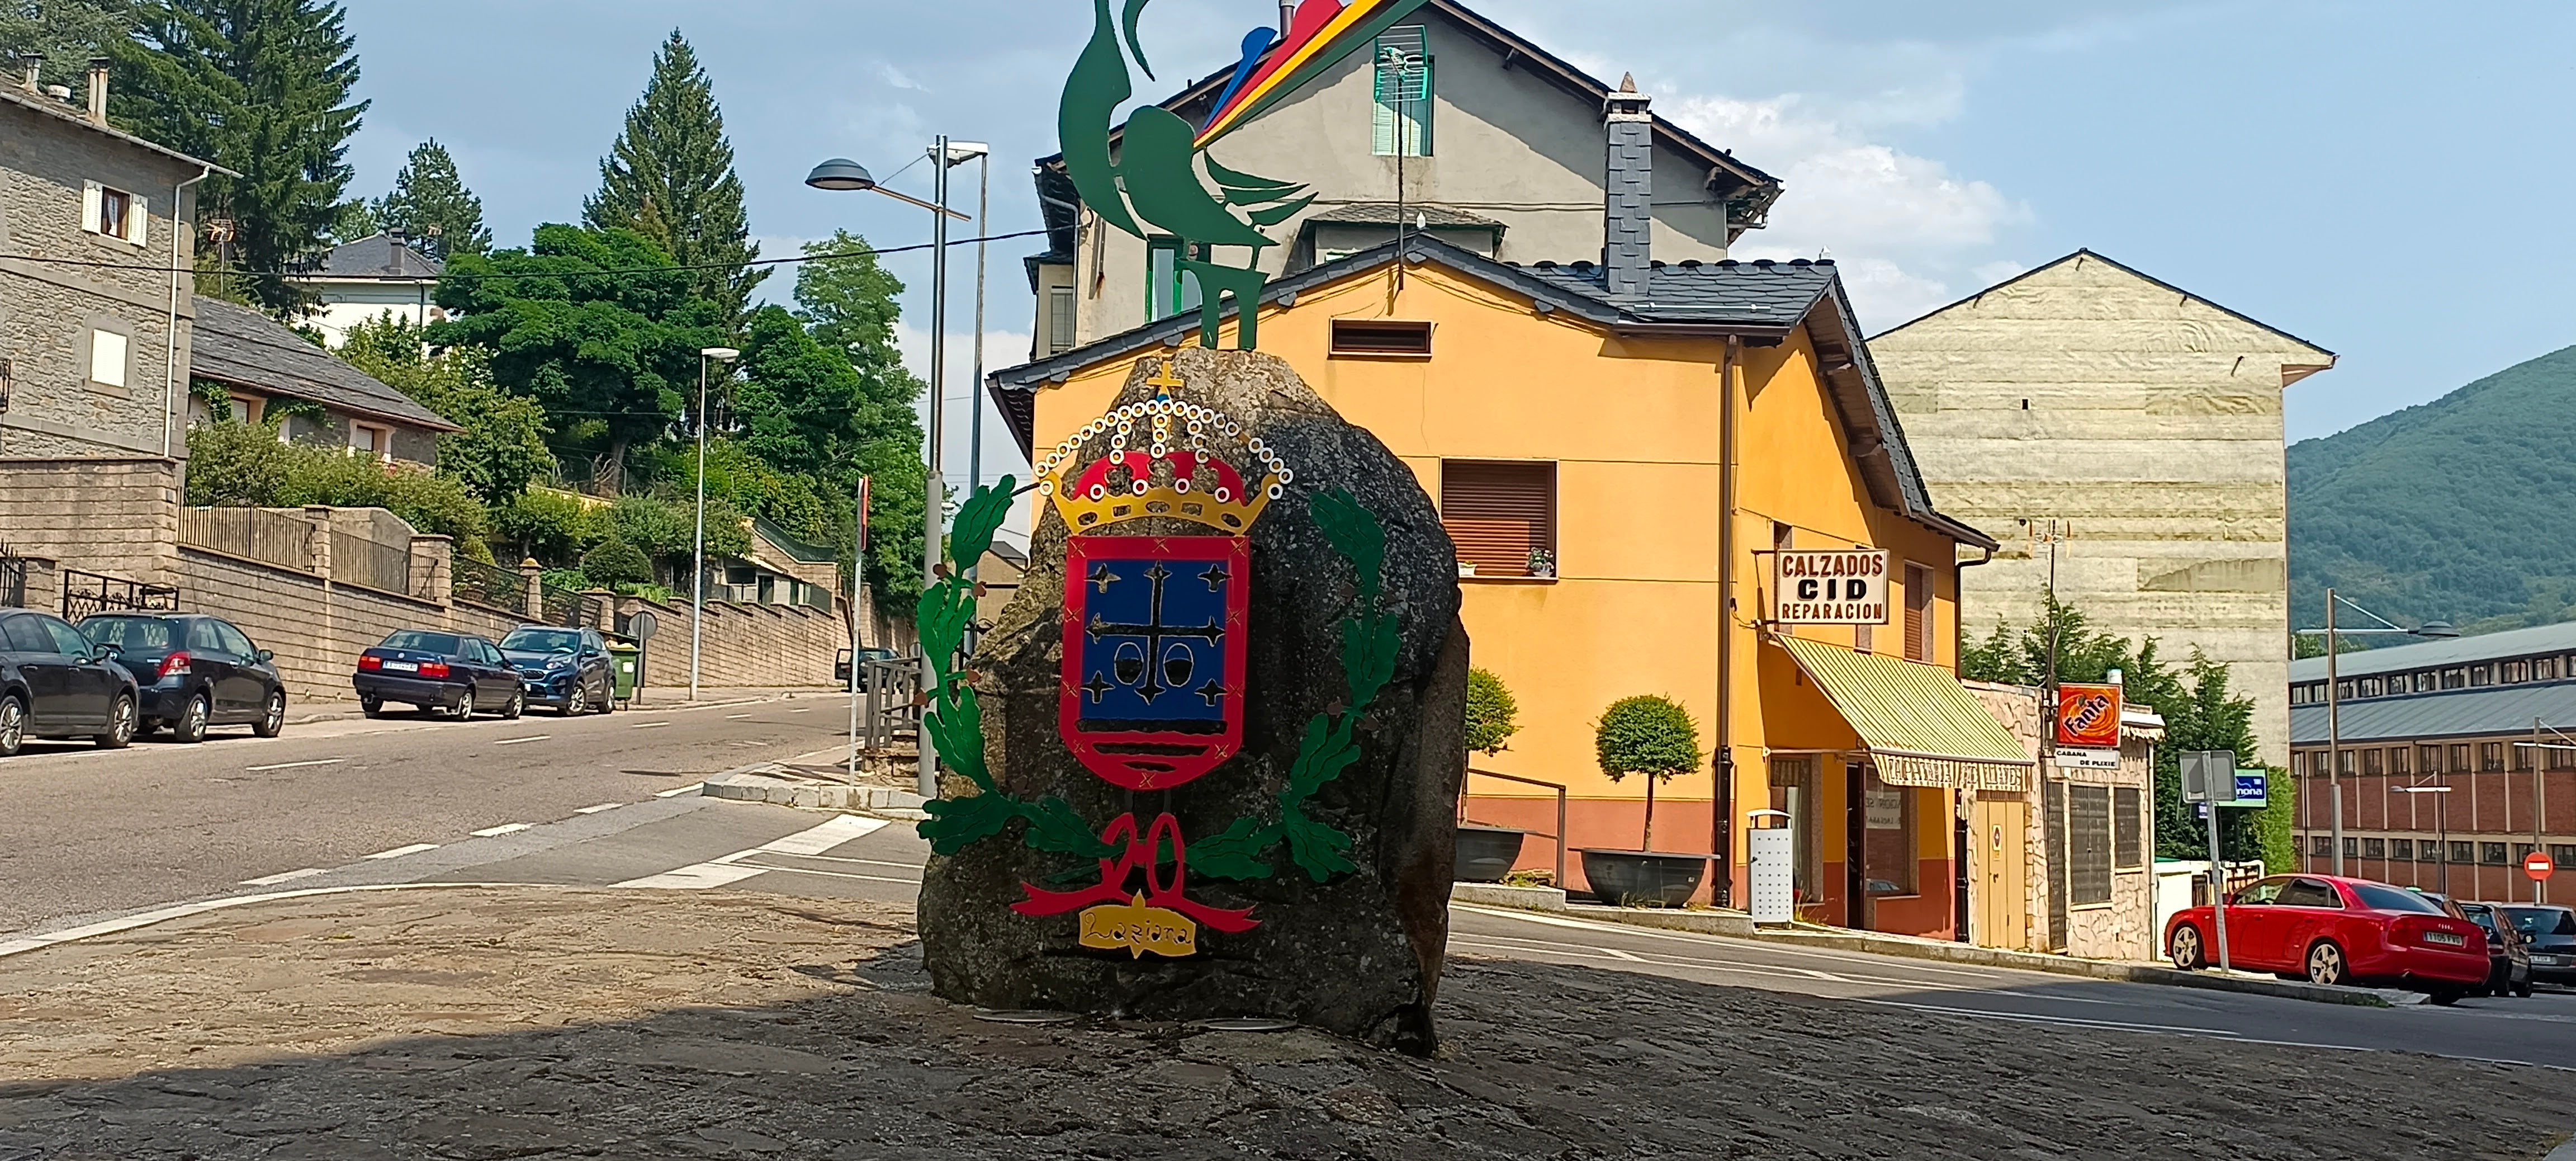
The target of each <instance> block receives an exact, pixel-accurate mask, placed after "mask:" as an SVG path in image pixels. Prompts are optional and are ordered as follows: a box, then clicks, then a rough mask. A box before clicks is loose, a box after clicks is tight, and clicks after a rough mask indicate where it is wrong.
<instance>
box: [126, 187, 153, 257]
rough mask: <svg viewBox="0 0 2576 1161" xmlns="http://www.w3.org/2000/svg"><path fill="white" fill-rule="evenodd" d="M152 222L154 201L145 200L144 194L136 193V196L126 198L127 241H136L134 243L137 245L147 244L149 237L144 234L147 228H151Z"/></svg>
mask: <svg viewBox="0 0 2576 1161" xmlns="http://www.w3.org/2000/svg"><path fill="white" fill-rule="evenodd" d="M151 222H152V203H150V202H148V201H146V200H144V198H143V195H141V194H136V195H135V196H133V197H131V198H128V199H126V203H125V240H126V241H128V242H132V243H134V244H135V245H137V246H141V245H145V244H146V243H147V242H148V241H149V239H147V238H146V237H145V236H144V235H145V231H147V230H149V229H150V228H151Z"/></svg>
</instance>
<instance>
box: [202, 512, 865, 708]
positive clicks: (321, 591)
mask: <svg viewBox="0 0 2576 1161" xmlns="http://www.w3.org/2000/svg"><path fill="white" fill-rule="evenodd" d="M178 555H179V569H178V573H179V586H180V594H181V600H182V601H183V602H184V603H185V604H186V606H187V608H188V610H189V611H190V612H200V613H211V614H213V615H215V616H218V617H222V618H223V619H225V620H227V621H231V622H232V623H233V624H235V625H239V626H241V630H242V632H244V633H247V634H249V635H250V639H251V640H252V641H253V642H255V643H257V644H258V645H259V647H260V648H262V649H268V650H272V651H274V652H275V653H276V654H277V668H278V672H279V673H280V674H281V675H282V676H284V677H285V679H286V694H287V697H289V698H291V699H293V700H295V701H299V702H310V701H346V700H351V699H353V698H354V697H355V696H356V694H355V693H354V692H353V691H352V690H351V687H350V685H349V677H350V674H351V673H353V672H354V671H355V670H356V668H357V664H358V654H359V653H360V652H361V651H363V650H365V649H366V648H367V647H368V646H370V645H373V644H375V643H376V642H378V641H381V640H384V638H385V635H386V634H389V633H391V632H393V631H394V630H396V629H441V630H447V631H450V632H459V633H480V634H482V635H484V636H486V637H490V638H492V639H493V640H496V641H497V640H499V639H500V638H501V637H502V635H503V634H506V633H508V632H509V631H510V630H512V629H514V628H517V627H518V625H519V623H520V622H521V621H522V620H524V618H522V617H520V616H518V615H517V614H515V613H508V612H503V611H501V610H498V609H487V608H484V607H482V606H479V605H471V604H463V603H457V604H444V605H442V604H437V603H434V602H430V601H423V600H416V599H413V598H411V597H405V596H397V595H395V594H392V593H383V592H377V591H375V590H372V589H362V588H358V587H356V586H354V585H344V584H334V583H332V582H329V581H325V580H323V579H322V578H320V577H317V576H314V575H312V574H310V573H304V572H298V571H295V570H293V569H285V568H279V567H277V566H275V565H268V564H261V563H259V562H257V561H251V560H243V559H241V558H238V557H231V556H225V555H222V554H221V553H214V552H207V551H204V550H201V549H195V548H182V549H179V550H178ZM683 664H684V665H685V658H684V659H683ZM829 674H830V669H829V662H828V661H827V662H826V668H825V675H826V676H827V677H828V676H829ZM681 679H682V680H683V681H686V680H687V674H686V672H685V671H683V673H682V676H681Z"/></svg>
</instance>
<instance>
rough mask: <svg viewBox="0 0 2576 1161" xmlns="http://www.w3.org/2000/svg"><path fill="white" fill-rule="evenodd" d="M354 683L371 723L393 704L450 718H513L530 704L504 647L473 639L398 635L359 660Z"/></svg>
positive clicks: (423, 632) (415, 632) (411, 632)
mask: <svg viewBox="0 0 2576 1161" xmlns="http://www.w3.org/2000/svg"><path fill="white" fill-rule="evenodd" d="M353 681H354V683H355V684H356V686H357V687H358V708H359V709H361V710H364V711H366V714H367V716H368V717H371V718H372V717H377V716H380V715H382V714H383V713H384V712H385V703H386V702H389V701H394V702H408V703H410V704H412V705H415V706H418V707H420V709H421V711H422V712H423V713H430V714H440V715H444V716H447V717H452V718H464V717H468V716H470V715H472V714H474V713H475V712H477V711H489V712H492V713H497V714H499V715H501V716H502V717H505V718H515V717H517V716H519V711H520V710H521V709H522V708H524V707H525V706H526V705H527V704H528V701H527V694H526V692H524V691H523V690H521V689H520V687H519V669H518V667H517V666H515V665H512V664H510V659H509V658H506V657H503V656H501V647H500V646H498V645H495V644H493V643H492V642H491V641H490V639H488V638H483V637H477V636H475V635H474V634H471V633H445V632H438V631H435V630H428V629H404V630H401V631H398V632H396V633H394V634H393V635H392V636H389V637H387V638H385V639H384V641H383V643H382V644H379V645H377V646H376V647H374V648H372V649H369V650H367V651H366V652H364V653H361V654H359V655H358V673H357V676H356V677H355V678H354V679H353Z"/></svg>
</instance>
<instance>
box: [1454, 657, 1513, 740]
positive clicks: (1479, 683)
mask: <svg viewBox="0 0 2576 1161" xmlns="http://www.w3.org/2000/svg"><path fill="white" fill-rule="evenodd" d="M1519 716H1520V703H1518V702H1515V701H1513V700H1512V691H1511V690H1510V689H1509V688H1507V687H1505V686H1504V685H1503V679H1502V678H1499V677H1496V676H1494V675H1493V673H1492V672H1490V671H1488V670H1483V669H1470V670H1468V671H1467V752H1468V753H1470V754H1499V753H1502V752H1503V751H1504V750H1506V749H1508V748H1509V747H1508V746H1506V745H1504V743H1505V742H1506V741H1508V740H1510V738H1511V736H1512V735H1513V734H1517V733H1519V732H1520V729H1521V727H1520V723H1519V721H1518V720H1517V719H1518V717H1519Z"/></svg>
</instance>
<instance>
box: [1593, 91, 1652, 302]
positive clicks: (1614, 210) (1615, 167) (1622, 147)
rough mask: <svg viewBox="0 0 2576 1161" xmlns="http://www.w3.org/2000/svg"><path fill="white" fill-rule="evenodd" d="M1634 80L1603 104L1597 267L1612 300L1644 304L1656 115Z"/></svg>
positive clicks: (1649, 256)
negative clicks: (1606, 145) (1606, 149)
mask: <svg viewBox="0 0 2576 1161" xmlns="http://www.w3.org/2000/svg"><path fill="white" fill-rule="evenodd" d="M1652 106H1653V101H1652V99H1651V98H1649V97H1647V96H1646V95H1645V94H1644V93H1640V92H1638V91H1637V78H1636V77H1635V76H1634V75H1630V76H1623V77H1621V78H1619V91H1618V92H1615V93H1612V94H1610V96H1609V97H1608V98H1607V99H1605V100H1603V101H1602V103H1601V117H1602V120H1603V121H1604V122H1606V123H1607V126H1608V130H1609V138H1610V153H1609V158H1610V160H1609V164H1608V166H1607V167H1606V168H1605V169H1604V171H1603V180H1602V183H1601V184H1602V189H1603V194H1604V197H1605V199H1606V204H1607V211H1606V213H1605V214H1604V215H1603V221H1602V231H1603V232H1602V239H1601V265H1602V268H1603V271H1604V273H1605V274H1606V275H1607V276H1608V289H1609V291H1610V297H1612V298H1613V299H1643V298H1644V297H1646V282H1647V279H1648V278H1649V277H1650V276H1651V275H1652V274H1653V271H1654V235H1655V115H1654V113H1653V111H1652Z"/></svg>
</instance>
